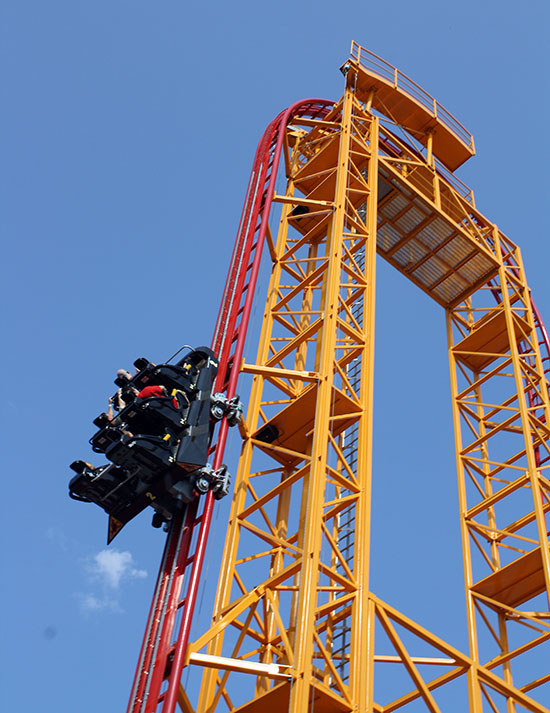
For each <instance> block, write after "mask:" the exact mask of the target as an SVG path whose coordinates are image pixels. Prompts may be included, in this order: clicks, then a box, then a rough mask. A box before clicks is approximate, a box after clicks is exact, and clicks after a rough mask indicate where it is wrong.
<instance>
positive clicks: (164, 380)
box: [69, 347, 231, 542]
mask: <svg viewBox="0 0 550 713" xmlns="http://www.w3.org/2000/svg"><path fill="white" fill-rule="evenodd" d="M135 366H136V368H137V369H138V372H137V374H135V376H133V377H131V378H125V377H117V379H116V380H115V383H116V384H117V386H119V388H120V389H121V390H122V398H123V400H124V401H125V402H126V405H125V406H124V407H123V408H122V409H120V410H119V411H118V413H117V414H116V415H112V414H111V415H110V416H108V415H107V414H101V415H100V416H98V417H97V418H96V419H95V420H94V424H95V425H96V426H97V427H98V429H99V430H98V431H97V433H95V434H94V435H93V436H92V438H91V439H90V443H91V446H92V449H93V450H94V451H95V452H96V453H102V454H104V455H105V457H106V458H107V460H109V461H110V463H109V464H107V465H103V466H99V467H94V466H92V465H90V464H89V463H86V462H85V461H75V462H74V463H73V464H72V465H71V468H72V469H73V470H74V471H75V472H76V473H77V475H76V476H75V477H73V478H72V480H71V481H70V483H69V494H70V496H71V497H72V498H73V499H75V500H80V501H82V502H94V503H96V504H97V505H99V506H100V507H102V508H103V509H104V510H105V511H106V512H107V513H108V514H109V516H110V517H109V535H108V542H110V541H111V540H112V539H113V537H114V536H115V535H116V534H117V533H118V532H119V531H120V529H121V528H122V527H123V526H124V525H125V524H126V523H127V522H129V521H130V520H131V519H132V518H134V517H135V516H136V515H137V514H138V513H139V512H141V511H142V510H143V509H145V507H147V506H148V505H152V507H153V508H154V509H155V511H156V513H155V525H156V526H158V524H159V522H166V521H167V520H169V519H170V517H171V516H173V515H174V513H175V512H177V511H178V510H179V509H180V508H181V507H182V506H183V504H184V503H187V502H189V501H190V500H192V499H193V498H195V497H198V496H199V495H200V494H201V493H204V492H206V491H208V490H210V489H211V490H212V491H213V492H214V497H216V498H217V499H219V498H221V497H223V496H224V495H225V494H226V493H227V490H228V485H229V476H228V474H227V472H226V470H227V469H226V468H225V466H224V467H223V468H221V469H219V470H218V471H213V470H212V468H211V467H210V466H208V465H207V458H208V447H209V442H210V436H211V433H212V429H213V427H214V424H215V422H216V421H217V420H219V415H218V416H217V417H216V416H215V415H214V412H215V411H216V409H212V404H213V401H212V386H213V383H214V378H215V376H216V373H217V369H218V362H217V360H216V358H215V356H214V353H213V352H212V350H210V349H208V347H199V348H198V349H195V350H193V351H191V352H190V353H189V354H187V355H186V356H185V357H184V358H183V359H181V360H180V361H179V362H178V363H177V364H175V365H172V364H160V365H156V364H153V363H151V362H149V361H148V360H147V359H144V358H141V359H138V360H137V361H136V362H135ZM147 386H148V387H161V388H160V389H157V391H158V392H159V393H163V395H154V396H150V394H151V393H152V392H154V391H155V389H148V390H147V392H146V394H147V397H146V398H145V397H143V398H142V397H140V396H139V393H140V392H142V391H143V389H145V387H147ZM217 396H218V397H221V395H217ZM216 403H218V406H219V404H221V400H220V398H218V400H217V402H216ZM218 410H219V408H218ZM230 411H231V409H229V408H228V407H227V406H224V413H225V415H226V416H227V417H228V420H229V415H230Z"/></svg>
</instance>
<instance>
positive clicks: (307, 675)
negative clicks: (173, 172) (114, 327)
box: [128, 43, 550, 713]
mask: <svg viewBox="0 0 550 713" xmlns="http://www.w3.org/2000/svg"><path fill="white" fill-rule="evenodd" d="M343 73H344V75H345V91H344V95H343V97H342V98H341V99H340V101H338V102H337V103H335V104H333V103H331V102H325V101H321V100H308V101H306V102H302V103H299V104H297V105H294V106H293V107H291V108H290V109H288V110H287V111H286V112H283V113H282V114H281V115H280V116H279V117H277V119H275V121H274V122H273V123H272V124H271V125H270V127H268V130H267V131H266V134H265V135H264V137H263V139H262V141H261V142H260V146H259V148H258V153H257V155H256V159H255V163H254V168H253V171H252V176H251V182H250V184H249V188H248V193H247V198H246V202H245V208H244V211H243V216H242V220H241V225H240V229H239V234H238V236H237V242H236V247H235V252H234V256H233V260H232V264H231V267H230V273H229V277H228V282H227V285H226V289H225V293H224V298H223V301H222V308H221V311H220V317H219V319H218V324H217V326H216V332H215V338H214V349H215V350H216V351H217V352H218V353H219V354H220V360H221V365H222V367H221V368H220V374H219V377H218V383H217V385H216V390H218V391H221V390H225V391H226V392H227V394H228V396H230V397H231V396H232V395H233V394H234V393H235V389H236V384H237V379H238V376H239V374H247V375H249V377H248V378H249V379H250V381H251V391H250V396H249V398H248V409H247V413H246V417H245V420H244V422H243V424H242V426H241V435H242V439H243V443H242V450H241V455H240V461H239V466H238V472H237V475H236V482H235V485H234V497H233V502H232V506H231V513H230V518H229V526H228V531H227V537H226V542H225V548H224V552H223V558H222V565H221V572H220V575H219V580H218V590H217V595H216V601H215V607H214V613H213V619H212V624H211V626H210V627H209V628H208V629H207V630H206V631H204V633H202V634H201V635H200V636H199V637H198V638H197V639H196V640H194V641H192V642H189V631H190V622H191V618H192V615H193V610H194V603H195V599H196V591H197V586H198V580H199V577H200V573H201V566H202V558H203V554H204V548H205V543H206V537H207V535H208V526H209V521H210V517H211V512H212V499H211V498H210V499H208V498H207V500H206V504H205V508H204V511H203V512H202V514H201V515H197V511H196V506H195V507H194V508H193V510H190V511H189V512H188V513H187V514H186V515H185V517H182V519H181V520H180V521H178V522H175V523H174V524H173V525H172V528H171V531H170V533H169V537H168V541H167V549H166V551H165V557H164V561H163V565H162V567H161V573H160V576H159V582H158V584H157V590H156V593H155V598H154V600H153V606H152V609H151V614H150V619H149V624H148V627H147V630H146V636H145V640H144V646H143V649H142V654H141V658H140V662H139V664H138V670H137V673H136V681H135V684H134V690H133V693H132V698H131V701H130V706H129V709H128V710H129V711H130V712H131V713H138V712H139V713H149V712H151V711H157V710H162V711H163V712H164V713H172V711H173V710H174V708H175V706H176V702H178V703H179V706H180V708H181V710H183V711H184V713H191V712H194V711H196V713H214V711H229V712H233V713H237V712H238V713H256V712H257V711H262V713H265V712H271V711H273V712H274V713H275V712H277V713H278V712H279V711H281V712H282V711H287V710H288V711H292V713H306V712H309V711H312V712H313V713H340V712H341V713H352V711H353V713H373V712H376V713H382V712H383V713H389V712H390V711H401V710H402V711H420V710H426V711H430V712H431V713H438V712H441V713H445V711H450V710H451V709H450V708H448V707H446V705H447V704H446V703H445V701H448V700H449V698H448V697H447V698H445V691H446V690H450V691H451V692H452V695H453V696H455V695H457V696H459V695H460V694H461V693H460V692H462V694H463V696H464V698H463V700H462V701H461V702H459V698H456V702H455V705H456V706H457V707H455V708H453V710H461V711H463V710H469V711H470V712H471V713H486V712H491V713H504V712H506V713H515V712H516V711H518V712H519V711H532V712H533V713H535V712H536V713H545V711H546V713H547V711H548V708H547V707H545V702H546V703H547V702H548V700H549V699H550V695H549V693H548V691H549V688H550V672H549V670H550V664H549V661H550V651H549V640H550V612H549V598H550V550H549V546H548V525H547V523H546V522H545V518H546V515H547V513H548V511H549V510H550V472H549V469H550V432H549V428H548V425H547V424H550V402H549V392H548V373H549V370H550V351H549V348H550V344H549V341H548V336H547V333H546V331H545V329H544V325H543V323H542V320H541V318H540V315H539V314H538V312H537V310H536V307H535V306H534V303H533V301H532V298H531V295H530V291H529V288H528V285H527V282H526V279H525V274H524V270H523V265H522V261H521V256H520V252H519V249H518V247H517V246H516V245H515V244H514V243H513V242H512V241H511V240H510V239H509V238H507V237H506V236H505V235H503V234H502V233H501V231H500V230H499V229H498V228H497V227H496V225H494V224H493V223H492V222H491V221H489V220H488V219H487V218H486V217H484V216H483V215H482V214H481V213H480V212H479V211H478V210H477V209H476V207H475V203H474V198H473V194H472V193H471V191H470V190H469V189H468V188H467V187H466V186H464V184H462V183H461V182H460V181H459V180H458V179H457V178H456V176H455V175H454V174H453V171H454V170H455V169H456V168H458V166H460V165H461V164H462V163H463V162H464V161H465V160H467V159H468V158H469V157H470V156H472V155H473V153H474V146H473V139H472V137H471V136H470V134H469V133H468V132H467V131H466V130H465V129H464V128H463V127H462V126H461V125H460V124H459V123H458V122H457V121H456V120H455V119H454V118H453V117H452V116H451V115H450V114H449V113H448V112H446V110H445V109H443V107H441V106H440V105H439V104H438V103H437V102H436V101H435V100H434V99H433V98H432V97H430V96H429V95H427V94H426V93H425V92H424V91H423V90H422V89H421V88H420V87H418V86H417V85H416V84H414V83H413V82H412V80H410V79H408V78H407V77H406V76H405V75H403V74H401V73H400V72H399V71H398V70H397V69H395V68H394V67H391V66H390V65H388V64H387V63H385V62H384V61H383V60H381V59H380V58H378V57H376V56H375V55H372V53H370V52H368V51H366V50H365V49H363V48H361V47H359V46H358V45H356V44H355V43H354V44H353V45H352V52H351V56H350V58H349V60H348V62H346V64H345V65H344V67H343ZM388 120H389V121H388ZM395 125H397V126H398V127H400V128H402V129H404V131H405V132H406V136H407V137H408V138H406V139H405V140H404V139H401V138H399V137H398V136H397V135H396V133H395ZM279 163H281V171H283V170H284V173H285V176H286V186H285V190H284V192H280V193H277V192H276V191H275V178H276V176H277V171H278V168H279ZM263 245H265V246H266V249H267V250H268V251H269V257H270V258H271V263H272V269H271V275H270V284H269V289H268V295H267V301H266V305H265V311H264V313H263V321H262V328H261V333H260V336H259V341H258V345H257V352H256V358H255V361H254V362H253V363H247V362H246V361H244V360H243V347H244V339H245V337H246V332H247V327H248V320H249V316H250V310H251V306H252V301H253V294H254V286H255V283H256V277H257V275H258V271H259V266H260V259H261V251H262V246H263ZM377 253H378V254H379V255H381V256H382V257H383V258H384V259H386V260H387V261H388V262H389V263H391V264H392V265H393V266H394V267H395V268H396V269H397V270H399V271H400V272H402V273H403V274H404V275H405V276H407V277H408V278H409V279H410V280H411V281H412V282H414V283H415V284H416V285H417V286H418V287H420V289H422V290H423V291H424V292H425V293H426V294H428V295H429V296H430V297H431V298H432V299H434V300H435V301H436V302H437V303H438V304H439V305H441V306H442V307H443V308H444V309H445V311H446V315H447V336H448V343H449V361H450V371H451V388H452V403H453V413H454V424H455V441H456V454H457V455H456V460H457V472H458V482H459V498H460V503H459V505H460V517H461V531H462V543H463V559H464V570H465V587H466V598H467V627H468V637H469V651H468V652H461V651H459V650H457V649H456V648H455V647H453V646H451V645H450V644H448V643H446V642H445V641H443V640H442V639H440V638H438V637H437V636H436V635H435V634H433V633H431V632H429V631H427V630H426V629H425V628H423V627H422V626H420V625H419V624H417V623H415V622H414V621H412V620H411V619H410V618H408V617H407V616H406V615H404V614H402V613H401V612H398V611H397V610H395V609H394V608H393V607H391V606H390V605H389V604H387V603H386V602H384V601H382V600H381V599H379V598H378V597H377V596H376V595H375V594H374V593H373V592H372V591H370V588H369V553H370V541H369V538H370V497H371V460H372V407H373V383H374V365H373V350H374V323H375V264H376V255H377ZM224 429H225V430H224ZM226 432H227V427H226V425H225V426H224V425H222V427H221V430H220V433H219V434H218V436H217V440H216V442H215V443H214V444H213V446H212V457H213V461H214V463H213V465H214V467H218V466H219V465H220V464H221V459H222V455H223V449H224V445H225V439H226ZM186 569H187V570H188V571H187V572H186ZM178 609H181V611H182V615H181V623H180V625H179V628H177V631H176V626H175V622H176V613H177V611H178ZM382 638H383V640H384V642H385V646H386V648H385V649H384V650H385V651H387V647H388V646H389V647H391V650H392V652H393V653H392V654H391V655H389V654H387V653H385V654H381V653H380V649H379V640H381V639H382ZM416 644H418V645H417V646H416V650H415V645H416ZM426 647H428V648H429V649H430V652H431V654H432V655H430V656H426V655H422V656H420V655H419V654H418V651H419V650H421V651H423V652H425V651H426ZM388 663H392V664H398V665H400V666H401V667H402V668H403V670H404V671H406V672H407V674H408V676H409V678H410V687H409V690H408V691H407V692H406V693H403V694H400V695H398V696H396V697H394V698H393V699H392V700H383V701H382V700H376V698H375V692H376V685H375V684H376V677H377V675H378V673H377V672H378V671H379V667H381V666H382V667H383V666H385V665H387V664H388ZM185 666H202V667H204V675H203V681H202V685H201V690H200V695H199V697H198V702H197V704H196V706H192V705H191V703H190V701H189V698H188V697H187V695H186V693H185V692H184V691H183V689H182V687H181V685H180V680H181V672H182V669H183V667H185ZM461 681H464V685H463V686H462V687H461V688H456V684H457V682H461ZM163 682H164V683H163Z"/></svg>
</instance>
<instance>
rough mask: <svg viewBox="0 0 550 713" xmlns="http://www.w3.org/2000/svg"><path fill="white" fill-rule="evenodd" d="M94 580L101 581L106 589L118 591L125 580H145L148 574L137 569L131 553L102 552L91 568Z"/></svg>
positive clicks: (94, 558)
mask: <svg viewBox="0 0 550 713" xmlns="http://www.w3.org/2000/svg"><path fill="white" fill-rule="evenodd" d="M89 569H90V573H91V574H92V576H93V577H94V578H98V579H100V580H101V581H102V582H103V584H104V585H105V586H106V587H109V588H110V589H118V588H119V586H120V582H121V581H122V580H123V579H144V578H145V577H147V572H146V571H145V570H144V569H137V568H136V567H135V566H134V560H133V557H132V555H131V554H130V552H120V551H119V550H114V549H113V550H101V552H98V553H97V554H96V555H95V556H94V557H93V560H92V562H91V563H90V566H89Z"/></svg>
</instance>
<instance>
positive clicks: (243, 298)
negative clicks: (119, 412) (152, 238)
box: [127, 99, 333, 713]
mask: <svg viewBox="0 0 550 713" xmlns="http://www.w3.org/2000/svg"><path fill="white" fill-rule="evenodd" d="M332 107H333V103H332V102H329V101H326V100H323V99H308V100H305V101H301V102H298V103H296V104H294V105H292V106H291V107H289V108H288V109H286V110H285V111H283V112H281V114H279V116H277V117H276V118H275V119H274V120H273V121H272V122H271V124H269V126H268V127H267V129H266V131H265V133H264V135H263V137H262V139H261V140H260V143H259V144H258V149H257V151H256V156H255V158H254V164H253V167H252V172H251V175H250V181H249V183H248V190H247V194H246V199H245V204H244V208H243V212H242V215H241V222H240V225H239V230H238V232H237V238H236V242H235V248H234V251H233V256H232V258H231V263H230V266H229V273H228V276H227V281H226V284H225V289H224V293H223V297H222V302H221V307H220V311H219V315H218V319H217V323H216V327H215V330H214V338H213V341H212V349H213V350H214V352H215V353H216V354H217V355H218V356H219V359H220V367H219V372H218V376H217V378H216V382H215V384H214V390H215V391H222V392H225V393H226V395H227V396H228V398H231V397H232V396H234V395H235V392H236V387H237V379H238V376H239V371H238V368H232V367H233V366H234V365H238V364H240V361H241V359H242V355H243V350H244V345H245V340H246V333H247V329H248V324H249V320H250V313H251V309H252V302H253V298H254V291H255V287H256V282H257V278H258V273H259V270H260V262H261V255H262V247H263V243H264V240H265V235H266V230H267V224H268V218H269V213H270V209H271V202H272V196H273V194H274V192H275V180H276V177H277V169H278V166H279V162H280V158H281V150H282V146H283V139H284V132H285V129H286V127H287V125H288V124H289V123H291V122H292V120H293V119H296V118H298V117H307V118H311V119H318V118H323V117H324V116H326V115H327V114H328V112H329V111H330V110H331V109H332ZM227 431H228V426H227V422H226V421H225V420H223V421H222V422H221V425H220V428H219V432H218V435H217V441H216V442H215V444H214V445H212V446H211V448H210V455H211V456H212V458H213V467H214V468H219V467H220V466H221V464H222V461H223V456H224V451H225V445H226V441H227ZM199 502H200V503H201V504H202V503H204V506H203V508H202V514H201V515H200V516H197V512H198V507H199ZM213 507H214V498H213V497H212V494H211V493H209V494H208V495H207V496H206V497H205V499H204V500H201V501H198V500H197V501H194V502H193V503H191V504H190V505H189V506H188V507H187V510H186V511H185V512H184V513H182V514H181V515H180V516H179V517H177V518H174V520H173V521H172V523H171V526H170V530H169V533H168V537H167V540H166V545H165V549H164V554H163V557H162V561H161V567H160V571H159V575H158V579H157V584H156V587H155V591H154V594H153V600H152V603H151V608H150V611H149V618H148V621H147V626H146V629H145V635H144V639H143V644H142V647H141V652H140V656H139V659H138V665H137V669H136V674H135V677H134V683H133V686H132V692H131V696H130V702H129V704H128V709H127V710H128V713H155V712H156V711H157V710H158V708H159V705H160V704H162V708H161V711H162V713H173V711H174V709H175V706H176V702H177V697H178V690H179V685H180V679H181V672H182V668H183V662H184V658H185V651H186V648H187V642H188V640H189V632H190V628H191V622H192V620H193V613H194V609H195V603H196V598H197V593H198V588H199V582H200V576H201V571H202V565H203V561H204V554H205V550H206V543H207V540H208V534H209V531H210V523H211V520H212V511H213ZM190 552H192V554H189V553H190ZM189 568H190V571H189V573H188V572H187V570H188V569H189ZM187 575H188V576H187ZM179 610H181V611H182V616H181V622H180V625H179V629H178V632H177V636H176V637H175V638H174V633H175V629H176V618H177V616H176V615H177V613H178V611H179ZM164 681H167V682H168V686H167V687H165V690H164V691H163V692H161V688H162V685H163V682H164Z"/></svg>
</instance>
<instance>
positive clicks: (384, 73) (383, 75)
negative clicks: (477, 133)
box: [351, 41, 474, 152]
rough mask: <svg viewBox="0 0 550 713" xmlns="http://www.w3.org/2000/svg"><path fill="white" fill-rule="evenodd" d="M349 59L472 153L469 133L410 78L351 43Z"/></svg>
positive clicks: (472, 144)
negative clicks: (430, 117)
mask: <svg viewBox="0 0 550 713" xmlns="http://www.w3.org/2000/svg"><path fill="white" fill-rule="evenodd" d="M351 57H352V58H353V59H354V60H356V61H357V63H358V64H359V65H360V66H361V67H363V68H364V69H365V70H366V71H367V72H369V74H374V75H376V76H377V77H380V79H383V80H384V81H386V82H388V83H389V84H392V85H393V86H394V87H395V88H396V89H399V90H401V91H402V92H404V93H405V94H408V95H409V96H410V97H411V98H412V99H414V100H415V101H416V102H417V103H418V104H420V105H421V106H423V107H424V109H427V110H428V111H429V112H430V113H431V114H433V116H434V117H435V118H436V119H438V120H439V121H440V122H441V123H442V124H443V125H444V126H446V127H447V128H448V129H449V130H450V131H452V133H453V134H454V135H455V136H456V137H457V138H458V139H460V141H462V143H463V144H464V145H465V146H467V147H468V148H469V149H470V150H471V151H472V152H473V151H474V139H473V136H472V135H471V134H470V132H469V131H468V130H467V129H466V128H465V127H464V126H462V124H461V123H460V122H459V121H457V120H456V119H455V118H454V116H453V115H452V114H450V113H449V112H448V111H447V109H445V107H443V106H441V104H440V103H439V102H438V101H436V100H435V99H434V98H433V97H432V96H431V95H430V94H428V92H426V91H425V90H424V89H422V87H420V86H418V84H417V83H416V82H414V81H413V80H412V79H411V78H410V77H407V75H406V74H403V72H400V71H399V70H398V69H397V67H394V66H393V65H392V64H390V63H389V62H386V60H385V59H382V58H381V57H378V55H376V54H374V52H370V50H367V49H365V48H364V47H361V45H359V44H357V42H355V41H353V42H352V43H351Z"/></svg>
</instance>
